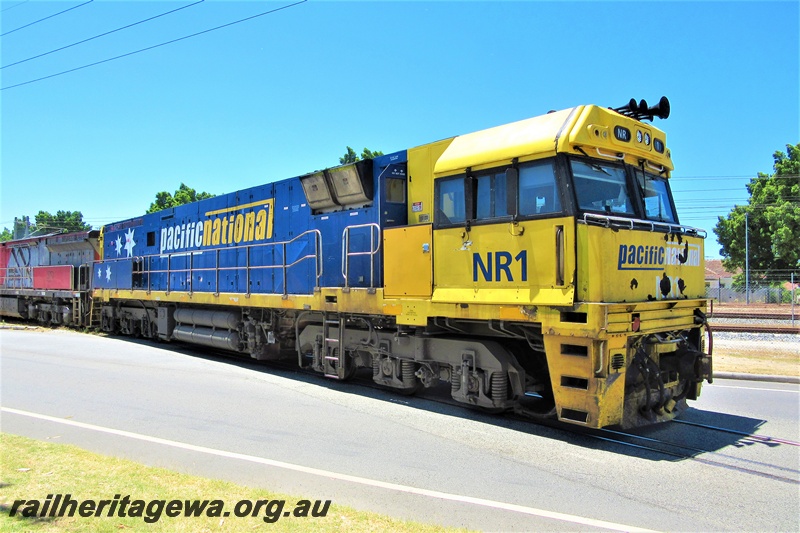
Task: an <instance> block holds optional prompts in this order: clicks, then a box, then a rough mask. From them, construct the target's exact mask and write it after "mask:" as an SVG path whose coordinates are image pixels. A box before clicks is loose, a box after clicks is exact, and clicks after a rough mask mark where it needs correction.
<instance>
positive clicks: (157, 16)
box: [0, 0, 205, 70]
mask: <svg viewBox="0 0 800 533" xmlns="http://www.w3.org/2000/svg"><path fill="white" fill-rule="evenodd" d="M203 2H205V0H198V1H197V2H194V3H192V4H188V5H185V6H181V7H179V8H176V9H172V10H170V11H166V12H164V13H161V14H160V15H155V16H153V17H150V18H146V19H144V20H140V21H138V22H134V23H133V24H128V25H126V26H122V27H119V28H117V29H114V30H111V31H107V32H105V33H101V34H99V35H95V36H94V37H89V38H88V39H84V40H82V41H78V42H75V43H72V44H68V45H66V46H62V47H61V48H56V49H55V50H50V51H49V52H45V53H43V54H39V55H35V56H33V57H29V58H27V59H22V60H20V61H15V62H14V63H9V64H8V65H3V66H2V67H0V70H2V69H4V68H8V67H13V66H14V65H19V64H20V63H25V62H26V61H31V60H33V59H38V58H40V57H44V56H46V55H50V54H54V53H55V52H60V51H61V50H66V49H67V48H72V47H73V46H78V45H79V44H83V43H88V42H89V41H93V40H94V39H99V38H100V37H105V36H106V35H111V34H112V33H116V32H118V31H122V30H126V29H128V28H132V27H134V26H138V25H139V24H144V23H145V22H150V21H151V20H155V19H157V18H160V17H163V16H165V15H169V14H171V13H175V12H176V11H180V10H182V9H186V8H188V7H192V6H196V5H197V4H202V3H203Z"/></svg>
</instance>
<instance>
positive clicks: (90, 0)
mask: <svg viewBox="0 0 800 533" xmlns="http://www.w3.org/2000/svg"><path fill="white" fill-rule="evenodd" d="M92 2H94V0H89V1H88V2H84V3H82V4H78V5H77V6H72V7H71V8H69V9H65V10H64V11H59V12H58V13H54V14H52V15H49V16H47V17H44V18H40V19H39V20H34V21H33V22H31V23H29V24H25V25H24V26H20V27H19V28H14V29H13V30H9V31H7V32H5V33H2V34H0V37H5V36H6V35H8V34H9V33H14V32H15V31H19V30H22V29H24V28H27V27H29V26H33V25H34V24H38V23H40V22H42V21H43V20H47V19H51V18H53V17H57V16H58V15H63V14H64V13H66V12H67V11H72V10H73V9H78V8H79V7H83V6H85V5H86V4H91V3H92ZM9 9H10V8H9Z"/></svg>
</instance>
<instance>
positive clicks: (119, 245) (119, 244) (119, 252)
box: [114, 235, 122, 257]
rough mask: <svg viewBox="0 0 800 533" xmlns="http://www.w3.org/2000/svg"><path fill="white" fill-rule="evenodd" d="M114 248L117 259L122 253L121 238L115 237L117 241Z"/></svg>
mask: <svg viewBox="0 0 800 533" xmlns="http://www.w3.org/2000/svg"><path fill="white" fill-rule="evenodd" d="M114 246H116V247H117V257H119V254H121V253H122V237H120V236H119V235H117V240H116V241H114Z"/></svg>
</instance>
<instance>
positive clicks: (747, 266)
mask: <svg viewBox="0 0 800 533" xmlns="http://www.w3.org/2000/svg"><path fill="white" fill-rule="evenodd" d="M749 214H750V213H749V212H747V211H745V213H744V301H745V303H746V304H747V305H750V235H749V234H748V230H747V226H748V215H749Z"/></svg>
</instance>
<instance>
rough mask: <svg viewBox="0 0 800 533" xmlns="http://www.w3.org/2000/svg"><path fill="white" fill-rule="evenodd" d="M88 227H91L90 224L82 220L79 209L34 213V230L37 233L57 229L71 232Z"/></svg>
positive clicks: (86, 229)
mask: <svg viewBox="0 0 800 533" xmlns="http://www.w3.org/2000/svg"><path fill="white" fill-rule="evenodd" d="M90 229H92V225H91V224H87V223H86V222H84V221H83V213H81V212H80V211H56V214H55V215H51V214H50V213H48V212H47V211H39V212H38V213H37V214H36V232H37V233H39V234H43V233H52V232H56V231H58V230H64V231H65V232H67V233H72V232H75V231H89V230H90Z"/></svg>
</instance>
